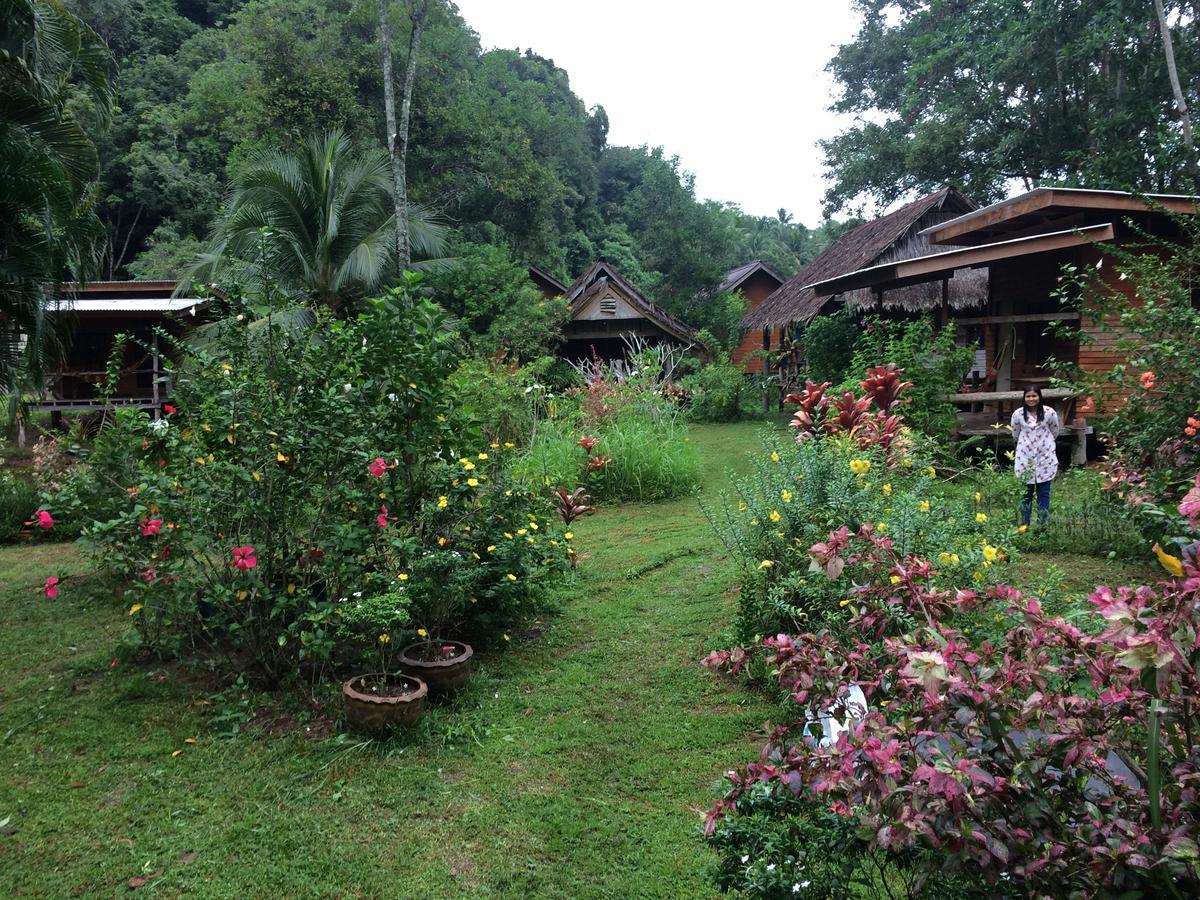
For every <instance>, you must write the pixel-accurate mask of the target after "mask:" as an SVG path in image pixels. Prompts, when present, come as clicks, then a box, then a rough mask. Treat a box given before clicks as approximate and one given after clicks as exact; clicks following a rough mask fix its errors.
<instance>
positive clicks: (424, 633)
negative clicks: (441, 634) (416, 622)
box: [417, 628, 429, 637]
mask: <svg viewBox="0 0 1200 900" xmlns="http://www.w3.org/2000/svg"><path fill="white" fill-rule="evenodd" d="M417 636H418V637H429V632H428V631H426V630H425V629H424V628H418V629H417Z"/></svg>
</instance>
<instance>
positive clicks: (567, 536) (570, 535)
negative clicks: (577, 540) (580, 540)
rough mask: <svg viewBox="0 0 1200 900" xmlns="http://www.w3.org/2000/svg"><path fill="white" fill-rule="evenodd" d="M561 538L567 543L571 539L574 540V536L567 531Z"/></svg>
mask: <svg viewBox="0 0 1200 900" xmlns="http://www.w3.org/2000/svg"><path fill="white" fill-rule="evenodd" d="M563 537H564V538H566V539H567V540H568V541H569V540H571V539H572V538H574V537H575V535H573V534H572V533H571V532H569V531H568V532H567V533H566V534H564V535H563Z"/></svg>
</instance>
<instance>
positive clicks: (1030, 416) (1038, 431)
mask: <svg viewBox="0 0 1200 900" xmlns="http://www.w3.org/2000/svg"><path fill="white" fill-rule="evenodd" d="M1024 400H1025V402H1024V404H1023V405H1022V406H1021V408H1020V409H1018V410H1016V411H1014V412H1013V414H1012V421H1011V422H1010V423H1009V427H1010V428H1012V433H1013V440H1015V441H1016V442H1017V455H1016V462H1015V463H1014V469H1015V471H1016V473H1017V477H1018V478H1020V479H1021V480H1022V481H1024V482H1025V497H1024V499H1022V500H1021V524H1022V525H1028V524H1029V517H1030V515H1031V513H1032V512H1033V495H1034V493H1035V492H1036V493H1037V508H1038V524H1039V525H1045V524H1046V520H1047V519H1048V518H1049V517H1050V482H1051V481H1053V480H1054V476H1055V475H1057V474H1058V451H1057V448H1056V445H1055V442H1054V439H1055V438H1056V437H1058V432H1059V429H1060V427H1061V426H1060V425H1059V422H1058V413H1056V412H1055V411H1054V410H1053V409H1052V408H1051V407H1049V406H1046V405H1045V404H1044V403H1042V389H1041V388H1036V387H1035V388H1029V389H1028V390H1026V391H1025V397H1024Z"/></svg>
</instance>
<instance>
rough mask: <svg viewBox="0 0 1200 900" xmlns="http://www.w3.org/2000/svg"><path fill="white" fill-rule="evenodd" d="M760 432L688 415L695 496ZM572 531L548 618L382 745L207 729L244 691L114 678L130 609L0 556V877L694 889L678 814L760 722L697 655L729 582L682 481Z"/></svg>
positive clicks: (67, 553)
mask: <svg viewBox="0 0 1200 900" xmlns="http://www.w3.org/2000/svg"><path fill="white" fill-rule="evenodd" d="M757 427H759V426H753V425H745V426H721V427H701V428H697V429H695V430H694V432H693V435H694V436H693V440H695V441H696V444H697V446H698V448H699V449H700V452H701V457H702V462H703V467H704V484H705V488H706V489H709V490H711V489H715V488H716V487H718V486H719V485H720V484H721V483H723V481H724V478H723V471H724V469H725V468H726V467H732V468H740V467H742V465H743V464H744V455H745V452H746V451H747V450H752V449H754V448H755V447H756V446H757V443H758V442H757V440H756V438H755V432H756V430H757ZM575 531H576V534H577V543H578V546H579V547H580V548H581V550H582V551H584V552H589V553H590V554H591V556H590V558H588V559H586V560H585V561H584V563H583V564H582V566H581V570H580V577H579V580H578V582H577V585H576V587H575V589H574V590H573V592H572V596H571V598H570V599H569V601H568V602H566V603H565V604H564V606H563V610H562V613H561V615H559V616H556V617H553V618H551V619H549V620H548V621H546V622H545V623H542V625H541V626H540V628H537V629H533V630H532V631H531V633H527V634H515V635H513V638H514V640H513V642H512V643H511V644H510V645H506V646H505V652H502V653H499V654H490V655H488V656H487V658H485V659H484V660H483V661H482V664H481V665H480V668H479V674H478V677H477V678H476V679H475V682H474V684H473V686H472V688H471V689H470V690H469V691H468V692H467V694H466V695H465V696H463V697H462V698H461V699H460V700H459V701H457V702H456V703H455V704H454V705H453V706H451V707H444V708H441V709H436V710H434V711H433V712H432V713H431V714H429V715H427V716H426V717H425V719H424V720H423V722H422V724H421V726H420V727H419V728H418V730H417V732H416V733H415V734H414V735H412V736H411V737H409V738H408V739H407V740H399V741H392V742H390V743H379V742H361V741H360V740H359V739H358V738H352V737H348V736H339V735H338V734H337V733H336V731H334V732H332V733H326V734H323V735H321V732H322V729H323V728H325V727H327V722H326V721H324V720H323V719H322V716H321V714H320V712H311V713H310V714H311V717H312V718H311V720H310V721H309V722H308V723H307V727H310V728H315V730H316V732H317V733H318V735H320V736H318V737H316V738H314V737H312V736H311V733H310V734H309V735H308V736H306V734H305V728H306V724H305V722H304V719H305V716H304V715H303V714H299V715H298V716H297V718H299V719H300V724H299V725H298V727H297V728H296V730H294V731H293V732H292V733H291V734H287V735H285V736H281V737H272V736H271V735H270V733H269V732H272V731H274V732H278V731H285V730H287V729H288V728H289V727H290V726H291V722H292V719H291V718H290V717H289V716H287V715H284V714H282V713H281V712H280V710H279V709H278V708H277V707H276V708H270V707H268V709H270V711H269V712H268V711H267V709H264V711H262V712H260V714H259V721H257V722H250V723H249V724H247V725H246V727H244V728H243V730H242V731H241V733H239V734H237V735H236V736H233V737H224V736H222V735H224V734H227V733H228V732H230V731H231V730H232V726H233V725H235V724H238V723H240V722H241V721H243V720H244V719H245V718H246V716H247V713H248V708H247V707H243V705H242V703H241V701H240V697H239V695H238V693H237V692H236V691H226V692H225V694H223V695H222V696H219V697H216V698H214V697H213V695H212V692H213V686H211V685H209V686H205V683H204V681H203V679H201V678H199V677H198V676H197V674H196V673H187V674H185V673H181V672H179V671H177V670H176V669H173V668H170V669H153V668H146V667H138V666H134V665H126V664H120V665H118V666H117V667H116V668H115V669H113V668H110V662H111V660H112V658H113V655H114V654H113V648H114V647H115V646H116V644H117V643H118V642H119V640H120V638H121V635H122V633H123V632H124V630H125V628H126V627H127V620H126V617H125V616H124V613H123V610H122V609H120V608H118V606H117V605H116V603H115V602H113V601H108V600H80V599H79V595H80V594H81V593H83V591H82V590H80V589H79V588H77V587H75V586H74V585H68V586H67V589H66V590H64V592H63V594H62V595H61V596H60V598H59V599H58V600H55V601H48V600H46V599H44V598H42V597H40V595H39V594H38V593H37V591H36V586H37V585H38V584H40V583H41V582H42V580H43V579H44V577H45V575H46V574H47V573H48V572H50V571H54V572H60V571H71V572H73V573H82V572H83V571H84V566H83V564H82V563H81V562H80V561H79V560H78V559H77V557H76V555H75V552H74V549H73V548H72V547H70V546H52V545H40V546H36V547H21V548H8V549H5V550H3V551H0V645H2V646H3V647H4V648H5V657H6V659H7V660H8V662H9V669H8V672H7V677H6V678H4V679H3V681H2V682H0V767H2V768H0V771H3V772H4V775H3V778H2V780H0V820H4V819H8V822H7V826H5V827H6V828H8V829H15V832H14V833H12V834H9V835H7V836H0V884H4V885H6V886H7V887H8V891H7V892H6V893H11V892H15V893H16V894H18V895H22V896H30V895H37V896H64V895H81V894H85V895H86V894H112V893H114V892H117V891H120V890H125V889H126V885H127V883H128V881H129V879H130V878H132V877H136V876H142V875H148V874H153V873H156V872H159V871H160V870H161V871H162V873H163V874H162V875H161V877H159V878H157V879H155V880H153V881H152V882H150V883H149V884H147V885H146V886H145V887H142V888H141V892H143V893H145V892H155V891H157V892H160V893H162V894H164V895H168V896H171V895H177V894H182V893H193V894H200V895H208V896H239V895H240V896H247V895H256V894H265V893H267V892H270V893H273V894H277V895H282V896H301V895H306V896H307V895H338V896H466V895H472V896H479V895H494V896H517V895H520V896H531V895H536V896H546V897H585V896H593V897H601V896H611V897H631V896H638V897H695V896H706V895H709V894H711V893H712V892H713V891H712V888H711V885H710V883H709V882H708V880H707V877H706V873H705V869H706V866H707V865H708V856H707V851H706V850H705V849H704V848H703V847H702V845H701V844H700V843H699V842H698V841H697V840H696V839H695V836H694V834H695V828H696V825H697V823H698V821H699V817H698V816H697V814H696V813H695V812H693V808H695V807H703V806H706V805H707V803H708V802H709V800H710V798H711V791H712V788H713V785H714V784H715V782H716V780H717V779H718V778H719V776H720V773H721V771H722V770H723V769H724V768H726V767H728V766H730V765H732V764H734V763H736V762H739V761H743V760H745V759H748V758H750V757H752V756H754V755H755V754H756V753H757V743H756V742H755V741H754V740H753V739H752V737H751V735H752V733H753V732H754V731H755V730H756V729H757V728H758V727H759V726H760V725H761V724H762V722H763V721H764V720H765V718H766V717H767V716H768V715H769V714H770V709H769V708H768V706H767V705H766V703H765V701H764V700H762V699H761V698H758V697H755V696H754V695H752V694H750V693H747V692H744V691H742V690H740V689H738V688H737V687H735V686H733V685H731V684H729V683H727V682H725V681H723V680H720V679H716V678H713V677H710V676H708V675H707V674H706V673H704V672H703V670H701V669H700V667H699V666H698V664H697V660H698V659H699V658H700V657H701V656H702V655H703V653H704V652H705V651H706V649H708V647H709V644H710V642H711V641H712V636H713V635H715V634H717V633H718V632H719V631H720V630H721V629H722V628H723V627H724V626H725V624H726V623H727V622H728V621H729V620H730V616H731V609H730V607H731V605H732V603H733V602H734V598H733V596H732V595H730V594H729V588H730V586H731V584H733V582H734V574H733V572H732V570H731V568H730V566H729V563H728V561H727V560H726V559H724V558H723V556H722V554H721V553H720V552H719V549H718V547H717V546H716V544H715V542H714V539H713V537H712V535H711V534H710V532H709V529H708V526H707V524H706V523H705V522H704V520H703V518H702V516H701V515H700V514H699V511H698V509H697V504H696V501H695V499H694V498H691V497H688V498H685V499H681V500H677V501H674V502H670V503H663V504H658V505H654V506H634V505H629V506H621V507H613V508H607V509H604V510H602V512H601V513H599V514H598V515H596V516H594V517H591V518H590V519H587V520H585V521H583V522H582V523H579V526H578V527H577V528H575ZM539 632H540V633H539ZM164 675H165V676H166V677H162V676H164ZM248 699H249V701H250V707H249V708H253V706H254V705H258V704H264V705H265V704H267V703H268V702H269V698H259V697H255V696H250V697H249V698H248ZM320 699H325V700H326V701H327V704H328V703H329V702H330V698H328V695H322V698H320ZM332 699H334V700H335V699H336V698H332ZM205 701H208V705H206V704H205ZM292 712H296V710H292ZM189 738H194V739H195V741H196V743H194V744H187V743H185V740H187V739H189ZM179 749H182V750H183V753H181V754H180V755H179V756H177V757H173V756H172V753H173V752H174V751H176V750H179Z"/></svg>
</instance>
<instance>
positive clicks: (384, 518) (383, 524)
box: [375, 503, 388, 528]
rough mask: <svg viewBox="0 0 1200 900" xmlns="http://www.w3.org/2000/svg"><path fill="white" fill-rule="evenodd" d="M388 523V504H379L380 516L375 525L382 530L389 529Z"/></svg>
mask: <svg viewBox="0 0 1200 900" xmlns="http://www.w3.org/2000/svg"><path fill="white" fill-rule="evenodd" d="M387 523H388V508H387V504H386V503H380V504H379V515H377V516H376V517H375V524H377V525H378V526H379V527H380V528H387Z"/></svg>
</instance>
